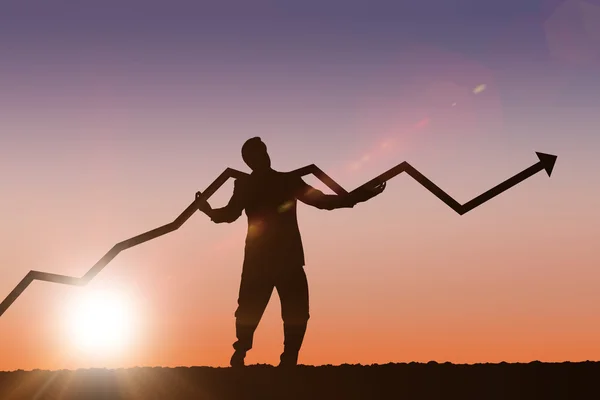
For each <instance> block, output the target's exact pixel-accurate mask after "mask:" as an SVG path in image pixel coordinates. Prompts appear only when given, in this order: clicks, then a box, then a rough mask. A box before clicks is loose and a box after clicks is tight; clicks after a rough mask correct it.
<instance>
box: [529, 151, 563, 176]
mask: <svg viewBox="0 0 600 400" xmlns="http://www.w3.org/2000/svg"><path fill="white" fill-rule="evenodd" d="M535 154H537V156H538V158H539V159H540V163H541V164H542V166H543V167H544V169H545V170H546V173H547V174H548V176H550V175H552V170H553V169H554V164H556V159H557V158H558V156H553V155H552V154H546V153H539V152H537V151H536V152H535Z"/></svg>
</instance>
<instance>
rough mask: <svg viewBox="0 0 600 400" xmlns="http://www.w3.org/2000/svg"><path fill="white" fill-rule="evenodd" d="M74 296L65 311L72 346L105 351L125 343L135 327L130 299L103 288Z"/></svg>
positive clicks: (103, 352)
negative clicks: (67, 309) (70, 304)
mask: <svg viewBox="0 0 600 400" xmlns="http://www.w3.org/2000/svg"><path fill="white" fill-rule="evenodd" d="M74 300H75V301H74V303H73V304H72V306H71V307H70V310H69V312H68V315H67V331H68V336H69V339H70V342H71V343H72V344H73V345H74V346H75V347H77V348H78V349H80V350H83V351H86V352H93V353H95V354H104V355H106V354H107V353H113V354H114V353H115V352H118V351H122V350H124V349H125V348H126V347H127V345H128V344H129V343H130V341H131V339H132V334H133V327H134V313H133V312H132V311H133V310H132V309H131V305H132V304H131V301H128V299H127V298H126V297H125V296H124V295H122V294H119V293H116V292H111V291H106V290H102V291H99V290H96V291H89V290H87V291H85V292H84V293H81V296H77V297H76V298H75V299H74Z"/></svg>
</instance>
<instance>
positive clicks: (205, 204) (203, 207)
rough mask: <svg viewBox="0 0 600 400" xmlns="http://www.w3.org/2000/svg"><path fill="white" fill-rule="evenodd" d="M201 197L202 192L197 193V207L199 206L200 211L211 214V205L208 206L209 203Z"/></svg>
mask: <svg viewBox="0 0 600 400" xmlns="http://www.w3.org/2000/svg"><path fill="white" fill-rule="evenodd" d="M201 196H202V192H196V205H197V206H198V210H200V211H202V212H204V213H209V212H210V211H211V210H212V208H211V207H210V204H208V201H207V200H206V199H203V198H202V197H201Z"/></svg>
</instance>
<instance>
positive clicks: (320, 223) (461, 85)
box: [0, 0, 600, 370]
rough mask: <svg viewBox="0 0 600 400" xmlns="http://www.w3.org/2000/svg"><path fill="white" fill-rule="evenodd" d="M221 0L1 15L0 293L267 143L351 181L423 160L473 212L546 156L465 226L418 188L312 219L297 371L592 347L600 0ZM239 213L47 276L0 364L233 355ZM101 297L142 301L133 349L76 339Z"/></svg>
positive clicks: (599, 198) (118, 236)
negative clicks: (250, 142)
mask: <svg viewBox="0 0 600 400" xmlns="http://www.w3.org/2000/svg"><path fill="white" fill-rule="evenodd" d="M214 3H215V4H207V3H205V2H202V3H201V4H200V2H197V1H187V2H184V1H169V2H156V1H148V0H144V1H141V0H138V1H116V0H105V1H103V2H96V3H94V4H85V5H84V4H83V3H82V2H68V1H58V0H55V1H52V2H42V1H37V2H34V1H24V0H20V1H16V0H5V1H3V2H2V6H1V10H0V138H1V141H0V183H1V184H2V188H3V189H2V196H1V198H0V206H1V207H0V221H1V223H0V243H1V251H0V297H1V298H2V299H3V298H4V296H6V295H7V294H8V293H9V292H10V290H12V288H13V287H14V286H15V285H16V284H17V283H18V282H19V281H20V280H21V279H22V277H23V276H24V275H25V274H26V273H27V272H28V271H29V270H30V269H35V270H43V271H48V272H55V273H61V274H70V275H76V276H81V275H83V274H84V273H85V272H86V271H87V270H88V269H89V268H90V267H91V266H92V265H93V264H94V263H95V262H96V261H97V260H98V259H99V258H100V257H101V256H102V255H104V253H105V252H106V251H108V250H109V249H110V248H111V247H112V246H113V245H114V244H115V243H116V242H119V241H121V240H123V239H126V238H129V237H131V236H135V235H137V234H139V233H142V232H145V231H147V230H150V229H152V228H155V227H157V226H159V225H162V224H165V223H168V222H171V221H172V220H173V219H174V218H175V217H176V216H177V215H179V213H180V212H181V211H183V209H184V208H185V207H187V206H188V205H189V203H190V202H191V201H192V200H193V198H194V194H195V192H196V191H197V190H203V189H204V188H205V187H206V186H207V185H208V184H209V183H210V182H212V180H213V179H214V178H216V176H217V175H218V174H219V173H220V172H221V171H222V170H223V169H224V168H225V167H228V166H229V167H233V168H237V169H240V170H243V171H246V170H247V169H246V168H245V166H244V165H243V162H242V160H241V157H240V147H241V145H242V143H243V142H244V141H245V140H246V139H247V138H249V137H252V136H257V135H258V136H261V137H262V138H263V140H264V141H265V142H266V143H267V145H268V147H269V150H270V152H271V156H272V159H273V164H274V167H275V168H276V169H279V170H291V169H295V168H298V167H301V166H304V165H307V164H311V163H315V164H317V165H319V166H320V167H321V168H322V169H323V170H325V171H326V172H328V173H329V174H330V175H331V176H332V177H333V178H334V179H336V180H337V181H338V182H339V183H340V184H342V185H343V186H344V187H345V188H346V189H348V190H350V189H353V188H354V187H356V186H358V185H360V184H362V183H364V182H365V181H366V180H368V179H370V178H372V177H374V176H376V175H378V174H380V173H381V172H383V171H384V170H386V169H387V168H390V167H392V166H394V165H396V164H397V163H400V162H402V161H404V160H406V161H409V162H410V163H411V164H412V165H413V166H415V167H416V168H418V169H419V170H420V171H421V172H422V173H424V174H425V175H427V176H428V177H429V178H430V179H432V180H433V181H434V182H436V183H437V184H438V185H439V186H440V187H442V188H443V189H445V190H446V191H447V192H448V193H450V194H451V195H453V196H454V197H455V198H456V199H457V200H458V201H460V202H462V203H464V202H466V201H468V200H469V199H471V198H473V197H475V196H476V195H478V194H480V193H482V192H484V191H486V190H487V189H489V188H491V187H492V186H494V185H496V184H498V183H500V182H501V181H503V180H504V179H506V178H508V177H510V176H512V175H514V174H516V173H517V172H519V171H521V170H523V169H525V168H527V167H529V166H530V165H532V164H534V163H535V162H537V158H536V155H535V151H540V152H545V153H550V154H556V155H558V156H559V157H558V162H557V164H556V168H555V171H554V173H553V175H552V177H551V178H548V177H547V176H546V175H545V174H544V173H540V174H537V175H535V176H533V177H532V178H530V179H528V180H527V181H525V182H523V183H521V184H519V185H518V186H516V187H515V188H513V189H511V190H510V191H508V192H506V193H504V194H502V195H500V196H499V197H497V198H495V199H493V200H492V201H490V202H489V203H486V204H484V205H483V206H481V207H479V208H477V209H475V210H473V211H471V212H470V213H468V214H466V215H464V216H459V215H458V214H456V213H455V212H454V211H452V210H451V209H450V208H448V207H447V206H446V205H445V204H444V203H442V202H441V201H440V200H438V199H437V198H435V197H434V196H433V195H431V194H430V193H429V192H427V191H426V190H425V189H424V188H423V187H421V186H420V185H418V184H417V183H416V182H414V181H413V180H412V179H410V178H409V177H408V176H406V175H403V176H401V177H398V178H396V179H394V180H393V181H390V183H389V185H388V187H387V189H386V191H385V192H384V193H383V194H382V195H381V196H380V197H377V198H375V199H374V200H372V201H371V202H369V203H365V204H361V205H359V206H357V207H356V208H354V209H352V210H339V211H333V212H327V211H320V210H316V209H311V208H309V207H308V206H300V207H299V218H300V227H301V230H302V233H303V239H304V243H305V248H306V259H307V265H306V271H307V275H308V279H309V284H310V294H311V320H310V322H309V330H308V333H307V336H306V340H305V345H304V348H303V351H302V353H301V359H300V362H301V363H305V364H316V365H319V364H341V363H359V362H360V363H386V362H410V361H420V362H426V361H429V360H436V361H438V362H444V361H451V362H455V363H474V362H499V361H502V360H504V361H508V362H516V361H521V362H528V361H531V360H541V361H563V360H570V361H580V360H588V359H589V360H599V359H600V342H599V341H598V337H600V306H599V305H600V290H598V288H599V287H600V249H599V247H598V243H597V242H598V237H600V211H599V207H600V179H599V177H600V173H599V171H600V161H598V153H599V150H600V133H599V128H600V73H598V71H600V2H598V1H593V0H588V1H576V0H568V1H560V0H548V1H545V0H528V1H522V0H503V1H496V0H485V1H482V0H454V1H448V0H420V1H418V2H416V1H414V2H399V1H374V0H369V1H355V0H344V1H341V0H340V1H325V0H319V1H308V0H305V1H301V2H299V1H287V0H286V1H283V0H280V1H253V2H243V1H237V2H232V1H219V2H214ZM217 3H218V5H216V4H217ZM398 3H403V4H404V5H402V4H398ZM481 85H485V90H482V91H481V90H480V91H477V90H474V89H475V88H477V87H479V88H480V89H481V88H484V86H481ZM475 92H477V93H475ZM307 181H308V182H309V183H311V184H315V185H316V186H318V187H319V188H323V185H320V184H318V182H317V181H316V180H315V179H313V178H307ZM231 189H232V183H231V182H229V183H228V184H227V185H225V186H224V187H223V188H222V189H221V191H220V192H218V193H217V194H216V195H215V196H214V197H213V199H211V204H213V206H217V205H221V204H224V203H225V202H226V201H227V200H228V196H229V195H230V194H231ZM245 224H246V221H245V216H244V215H243V216H242V217H241V218H240V220H238V221H237V222H236V223H234V224H232V225H227V224H224V225H215V224H212V223H211V222H210V221H209V220H208V219H207V218H206V216H204V215H201V214H197V215H194V216H193V217H192V218H191V219H190V220H189V221H188V222H187V224H185V225H184V226H183V227H182V228H181V229H180V230H178V231H176V232H174V233H171V234H170V235H167V236H164V237H161V238H159V239H156V240H154V241H151V242H148V243H146V244H143V245H141V246H139V247H136V248H133V249H130V250H127V251H125V252H123V253H121V254H120V255H119V256H118V257H117V258H116V259H115V260H114V261H113V262H111V263H110V264H109V265H108V266H107V267H106V268H105V269H104V270H103V271H102V272H101V273H100V274H99V275H98V276H97V278H96V279H95V280H93V281H92V282H91V283H90V284H89V285H88V286H87V287H86V288H73V287H67V286H62V285H55V284H49V283H42V282H35V283H34V284H32V285H31V286H30V287H29V289H28V290H27V291H26V292H25V293H24V294H23V295H22V296H21V297H20V298H19V299H18V300H17V301H16V302H15V303H14V304H13V305H12V306H11V308H9V310H8V311H7V312H6V313H5V314H4V315H3V316H2V317H1V318H0V355H1V356H0V370H11V369H18V368H22V369H33V368H42V369H59V368H78V367H89V366H102V367H128V366H134V365H146V366H177V365H212V366H224V365H227V363H228V361H229V356H230V354H231V351H232V348H231V344H232V343H233V341H234V340H235V331H234V316H233V313H234V311H235V308H236V301H237V291H238V285H239V279H240V273H241V262H242V256H243V241H244V235H245V230H246V225H245ZM91 289H111V290H118V291H120V292H121V293H124V294H126V295H127V296H129V297H130V298H131V305H132V307H134V308H135V310H136V321H135V323H134V324H133V325H134V328H135V332H134V340H133V343H132V344H131V345H130V346H129V347H127V348H126V349H125V350H123V351H121V352H117V353H110V354H109V353H107V354H103V355H102V356H99V355H95V356H90V355H86V354H82V353H81V352H80V351H78V350H76V349H75V348H74V346H73V345H72V344H71V343H70V340H69V339H68V335H67V334H66V328H65V326H66V325H67V324H68V322H67V321H66V319H67V318H66V317H65V316H66V315H67V311H66V310H68V309H69V307H72V305H73V304H74V303H77V302H78V301H79V300H80V299H81V296H82V294H83V293H84V292H85V291H86V290H91ZM279 313H280V307H279V303H278V298H277V296H276V294H274V295H273V297H272V302H271V304H270V305H269V308H268V309H267V312H266V314H265V316H264V318H263V321H262V322H261V325H260V326H259V328H258V330H257V333H256V338H255V348H254V350H252V351H251V352H250V353H249V355H248V362H250V363H275V362H277V360H278V355H279V353H280V351H281V348H282V340H283V332H282V325H281V320H280V316H279Z"/></svg>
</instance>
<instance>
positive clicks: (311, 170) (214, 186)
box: [0, 152, 557, 316]
mask: <svg viewBox="0 0 600 400" xmlns="http://www.w3.org/2000/svg"><path fill="white" fill-rule="evenodd" d="M536 154H537V156H538V158H539V162H537V163H535V164H533V165H532V166H531V167H529V168H527V169H525V170H524V171H522V172H519V173H518V174H516V175H515V176H513V177H512V178H509V179H507V180H506V181H504V182H502V183H501V184H499V185H497V186H495V187H493V188H492V189H490V190H488V191H487V192H485V193H483V194H481V195H479V196H477V197H475V198H474V199H472V200H470V201H468V202H467V203H465V204H460V203H459V202H457V201H456V200H454V199H453V198H452V197H451V196H450V195H449V194H447V193H446V192H444V191H443V190H442V189H440V188H439V187H438V186H437V185H436V184H435V183H433V182H432V181H430V180H429V179H428V178H426V177H425V176H424V175H423V174H421V173H420V172H419V171H417V170H416V169H415V168H414V167H413V166H412V165H410V164H409V163H407V162H406V161H405V162H402V163H400V164H398V165H396V166H395V167H394V168H391V169H389V170H388V171H386V172H384V173H383V174H381V175H379V176H377V177H376V178H373V179H371V180H370V181H368V182H367V183H365V184H363V185H361V186H359V187H358V188H356V189H354V190H353V192H354V191H356V190H360V189H364V188H369V187H373V186H375V185H377V184H379V183H382V182H386V181H388V180H390V179H392V178H393V177H395V176H396V175H399V174H401V173H402V172H406V173H407V174H409V175H410V176H411V177H413V178H414V179H415V180H416V181H417V182H419V183H420V184H421V185H423V186H424V187H425V188H426V189H427V190H429V191H430V192H431V193H433V194H434V195H435V196H437V197H438V198H439V199H440V200H442V201H443V202H444V203H446V204H447V205H448V206H449V207H450V208H452V209H453V210H454V211H456V212H457V213H458V214H460V215H463V214H465V213H467V212H469V211H471V210H472V209H474V208H475V207H477V206H479V205H481V204H483V203H485V202H486V201H488V200H490V199H492V198H494V197H496V196H498V195H499V194H500V193H502V192H504V191H506V190H508V189H510V188H511V187H513V186H515V185H516V184H518V183H520V182H522V181H524V180H525V179H527V178H529V177H531V176H532V175H534V174H536V173H538V172H540V171H543V170H545V171H546V172H547V173H548V176H550V175H551V174H552V170H553V169H554V164H555V163H556V158H557V157H556V156H553V155H550V154H544V153H537V152H536ZM291 173H293V174H298V175H300V176H304V175H309V174H313V175H315V176H316V177H317V178H318V179H319V180H321V182H323V183H324V184H325V185H327V186H328V187H329V188H330V189H331V190H332V191H333V192H334V193H336V194H338V195H345V194H348V191H346V189H344V188H343V187H342V186H340V185H339V184H338V183H337V182H336V181H334V180H333V179H332V178H331V177H330V176H328V175H327V174H326V173H325V172H323V171H322V170H321V169H320V168H318V167H317V166H316V165H314V164H312V165H308V166H306V167H303V168H300V169H297V170H295V171H292V172H291ZM247 175H248V174H246V173H245V172H241V171H237V170H235V169H232V168H227V169H226V170H225V171H223V172H222V173H221V175H219V176H218V177H217V179H215V180H214V181H213V182H212V183H211V184H210V185H209V186H208V187H207V188H206V190H204V191H203V192H202V195H201V198H204V199H208V198H209V197H210V196H212V195H213V194H214V193H215V192H216V191H217V190H218V189H219V188H220V187H221V186H222V185H223V184H224V183H225V182H227V180H228V179H229V178H234V179H238V178H241V177H244V176H247ZM196 210H197V206H196V201H195V200H194V202H192V204H190V205H189V206H188V207H187V208H186V209H185V210H184V211H183V212H182V213H181V214H180V215H179V216H178V217H177V218H176V219H175V220H174V221H173V222H171V223H169V224H166V225H163V226H161V227H158V228H156V229H153V230H151V231H148V232H145V233H142V234H140V235H138V236H134V237H132V238H130V239H127V240H124V241H122V242H120V243H117V244H116V245H114V246H113V247H112V248H111V249H110V250H109V251H108V253H106V254H105V255H104V256H103V257H102V258H101V259H100V260H98V262H97V263H96V264H94V266H92V268H90V269H89V271H88V272H86V274H85V275H84V276H82V277H80V278H77V277H73V276H67V275H59V274H53V273H49V272H41V271H33V270H32V271H29V273H27V275H25V277H24V278H23V279H22V280H21V282H19V284H18V285H17V286H16V287H15V288H14V289H13V290H12V291H11V292H10V293H9V295H8V296H6V298H5V299H4V300H3V301H2V303H1V304H0V316H2V315H3V314H4V312H5V311H6V310H7V309H8V307H10V306H11V304H12V303H14V301H15V300H16V299H17V298H18V297H19V296H20V295H21V293H23V291H25V289H27V287H28V286H29V285H30V284H31V283H32V282H33V281H36V280H38V281H45V282H53V283H61V284H64V285H73V286H84V285H86V284H87V283H88V282H89V281H90V280H92V279H93V278H94V277H95V276H96V275H98V273H99V272H100V271H102V269H103V268H104V267H105V266H106V265H107V264H108V263H109V262H110V261H111V260H112V259H113V258H115V257H116V256H117V254H119V253H120V252H122V251H123V250H126V249H128V248H130V247H133V246H137V245H139V244H142V243H144V242H147V241H149V240H152V239H155V238H157V237H159V236H162V235H166V234H167V233H170V232H173V231H175V230H177V229H179V227H181V226H182V225H183V224H184V223H185V221H187V220H188V219H189V218H190V217H191V216H192V215H193V214H194V213H195V212H196Z"/></svg>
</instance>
